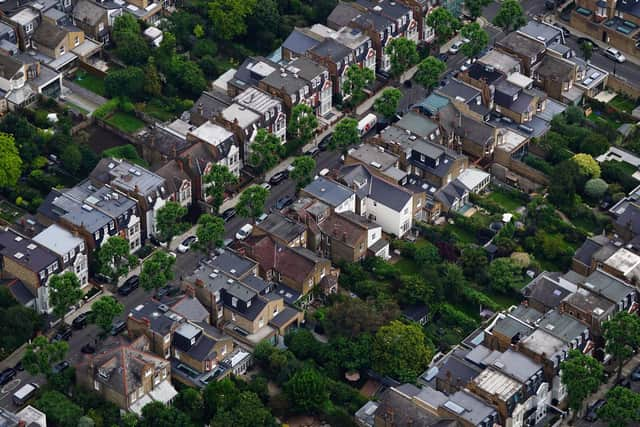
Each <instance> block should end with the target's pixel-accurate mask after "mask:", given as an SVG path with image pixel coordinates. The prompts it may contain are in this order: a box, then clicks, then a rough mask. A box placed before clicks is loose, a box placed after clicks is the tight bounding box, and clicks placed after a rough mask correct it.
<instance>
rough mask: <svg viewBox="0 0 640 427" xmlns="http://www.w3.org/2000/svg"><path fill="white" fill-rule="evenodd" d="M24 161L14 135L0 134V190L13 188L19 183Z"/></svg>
mask: <svg viewBox="0 0 640 427" xmlns="http://www.w3.org/2000/svg"><path fill="white" fill-rule="evenodd" d="M21 169H22V159H21V158H20V153H19V152H18V148H17V147H16V142H15V139H14V138H13V135H10V134H8V133H0V188H13V187H15V185H16V184H17V183H18V179H19V178H20V174H21Z"/></svg>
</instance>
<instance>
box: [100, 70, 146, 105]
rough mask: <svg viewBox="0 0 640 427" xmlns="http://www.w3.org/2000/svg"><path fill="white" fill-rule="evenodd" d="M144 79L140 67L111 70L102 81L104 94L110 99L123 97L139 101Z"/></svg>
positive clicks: (142, 91)
mask: <svg viewBox="0 0 640 427" xmlns="http://www.w3.org/2000/svg"><path fill="white" fill-rule="evenodd" d="M145 78H146V76H145V74H144V71H142V68H140V67H126V68H122V69H119V70H113V71H111V72H109V74H107V77H105V79H104V91H105V94H106V95H107V96H109V97H111V98H117V97H123V96H124V97H127V98H130V99H133V100H134V101H139V100H141V99H142V98H143V96H144V85H145Z"/></svg>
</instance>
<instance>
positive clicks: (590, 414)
mask: <svg viewBox="0 0 640 427" xmlns="http://www.w3.org/2000/svg"><path fill="white" fill-rule="evenodd" d="M605 403H607V401H606V400H604V399H598V400H597V401H596V402H595V403H594V404H593V405H591V406H589V407H588V408H587V415H585V417H584V419H585V420H587V421H589V422H594V421H595V420H597V419H598V410H599V409H600V408H602V407H603V406H604V404H605Z"/></svg>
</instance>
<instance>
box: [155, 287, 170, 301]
mask: <svg viewBox="0 0 640 427" xmlns="http://www.w3.org/2000/svg"><path fill="white" fill-rule="evenodd" d="M172 290H173V287H171V286H170V285H167V286H163V287H161V288H160V289H158V290H157V291H156V298H162V297H163V296H165V295H168V294H169V293H170V292H171V291H172Z"/></svg>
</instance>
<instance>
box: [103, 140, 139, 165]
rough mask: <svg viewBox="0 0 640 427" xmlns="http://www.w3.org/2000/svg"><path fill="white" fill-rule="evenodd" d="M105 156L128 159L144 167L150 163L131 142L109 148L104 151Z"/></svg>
mask: <svg viewBox="0 0 640 427" xmlns="http://www.w3.org/2000/svg"><path fill="white" fill-rule="evenodd" d="M102 156H103V157H113V158H116V159H126V160H128V161H130V162H132V163H135V164H137V165H140V166H143V167H149V164H148V163H147V162H145V161H144V159H142V158H141V157H140V156H139V155H138V152H137V151H136V147H134V146H133V145H131V144H125V145H119V146H117V147H113V148H109V149H108V150H104V151H103V152H102Z"/></svg>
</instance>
